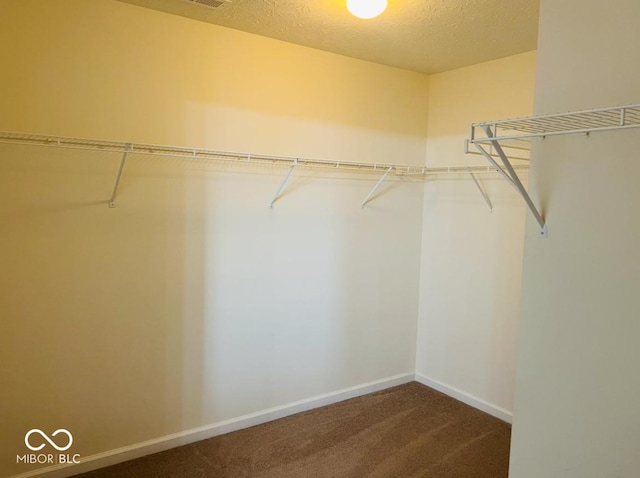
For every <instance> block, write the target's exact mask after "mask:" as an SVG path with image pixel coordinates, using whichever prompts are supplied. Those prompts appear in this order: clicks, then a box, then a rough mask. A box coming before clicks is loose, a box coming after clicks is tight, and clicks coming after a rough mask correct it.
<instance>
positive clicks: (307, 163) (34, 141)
mask: <svg viewBox="0 0 640 478" xmlns="http://www.w3.org/2000/svg"><path fill="white" fill-rule="evenodd" d="M0 143H7V144H20V145H27V146H46V147H58V148H66V149H80V150H92V151H107V152H116V153H122V154H124V153H128V154H129V155H131V154H146V155H153V156H170V157H178V158H186V159H204V160H215V161H227V162H234V163H254V164H279V165H285V166H289V167H291V166H292V165H294V164H296V165H297V166H299V167H316V168H325V169H333V170H347V171H360V172H372V173H373V172H375V173H384V172H385V171H389V169H390V172H391V173H393V174H394V175H396V176H411V177H429V176H434V175H447V174H466V175H468V174H469V172H470V171H471V172H473V173H477V174H492V173H496V172H499V171H498V170H497V169H496V168H495V167H492V166H475V165H474V166H452V167H426V166H413V165H402V164H389V163H361V162H353V161H336V160H327V159H305V158H294V157H288V156H272V155H263V154H253V153H237V152H230V151H216V150H209V149H201V148H189V147H182V146H163V145H154V144H144V143H128V142H127V143H125V142H117V141H103V140H93V139H80V138H68V137H62V136H46V135H36V134H26V133H13V132H0ZM515 167H516V169H518V170H527V169H529V167H528V166H527V165H518V166H515Z"/></svg>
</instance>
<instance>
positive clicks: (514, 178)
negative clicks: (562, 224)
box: [474, 125, 547, 237]
mask: <svg viewBox="0 0 640 478" xmlns="http://www.w3.org/2000/svg"><path fill="white" fill-rule="evenodd" d="M482 129H483V130H484V132H485V134H486V135H487V138H488V142H489V143H490V144H491V145H492V146H493V149H494V151H495V154H497V155H498V157H499V158H500V160H501V161H502V164H503V165H504V169H503V168H502V167H500V165H498V163H497V162H496V161H495V160H494V159H493V157H492V156H491V154H489V153H488V152H487V151H486V150H485V149H484V148H483V147H482V146H480V145H479V144H478V143H474V144H475V146H476V148H477V149H478V151H480V152H481V153H482V155H483V156H484V157H485V158H487V160H488V161H489V162H490V163H491V164H493V165H494V166H495V167H496V168H497V169H498V171H499V172H501V174H502V175H503V176H504V177H505V179H507V181H508V182H509V183H510V184H511V185H512V186H513V187H514V188H515V189H516V191H518V193H519V194H520V196H522V199H524V202H525V203H526V204H527V207H528V208H529V211H531V214H533V217H534V218H535V220H536V222H537V223H538V225H539V226H540V236H541V237H546V236H547V226H546V225H545V222H544V218H543V217H542V214H540V212H539V211H538V208H537V207H536V206H535V204H533V201H532V200H531V197H530V196H529V193H528V192H527V190H526V189H525V187H524V186H523V184H522V181H520V178H519V177H518V174H517V173H516V172H515V170H514V169H513V166H512V165H511V162H510V161H509V159H508V158H507V155H506V154H505V152H504V150H503V149H502V146H501V145H500V142H499V140H498V139H496V137H495V134H494V132H493V130H492V129H491V127H490V126H488V125H483V126H482Z"/></svg>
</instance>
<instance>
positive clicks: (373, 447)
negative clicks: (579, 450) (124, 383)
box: [80, 382, 511, 478]
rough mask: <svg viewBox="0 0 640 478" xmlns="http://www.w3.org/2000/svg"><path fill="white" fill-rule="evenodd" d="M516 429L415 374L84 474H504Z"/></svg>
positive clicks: (236, 477)
mask: <svg viewBox="0 0 640 478" xmlns="http://www.w3.org/2000/svg"><path fill="white" fill-rule="evenodd" d="M510 434H511V427H510V426H509V425H508V424H506V423H504V422H502V421H500V420H498V419H496V418H493V417H491V416H489V415H487V414H485V413H482V412H480V411H478V410H476V409H474V408H471V407H469V406H467V405H464V404H463V403H461V402H458V401H456V400H454V399H452V398H449V397H447V396H446V395H443V394H441V393H439V392H436V391H434V390H432V389H430V388H427V387H425V386H423V385H421V384H418V383H416V382H412V383H409V384H406V385H401V386H399V387H394V388H390V389H388V390H383V391H381V392H377V393H374V394H371V395H366V396H363V397H359V398H354V399H351V400H347V401H344V402H340V403H337V404H335V405H330V406H327V407H323V408H319V409H316V410H311V411H309V412H304V413H300V414H297V415H293V416H291V417H287V418H283V419H281V420H277V421H274V422H271V423H266V424H264V425H259V426H255V427H252V428H248V429H246V430H241V431H237V432H234V433H229V434H227V435H222V436H219V437H216V438H211V439H209V440H204V441H200V442H197V443H193V444H191V445H187V446H183V447H180V448H174V449H172V450H168V451H165V452H162V453H157V454H155V455H149V456H146V457H143V458H139V459H136V460H132V461H129V462H125V463H121V464H119V465H115V466H112V467H109V468H103V469H102V470H98V471H94V472H91V473H86V474H84V475H80V476H82V477H84V478H102V477H123V478H130V477H189V478H191V477H194V478H195V477H212V478H294V477H295V478H303V477H304V478H307V477H317V478H326V477H335V478H338V477H349V478H351V477H353V478H360V477H394V478H395V477H397V478H412V477H429V478H431V477H433V478H501V477H505V478H506V477H507V473H508V464H509V438H510Z"/></svg>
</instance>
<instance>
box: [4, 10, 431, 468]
mask: <svg viewBox="0 0 640 478" xmlns="http://www.w3.org/2000/svg"><path fill="white" fill-rule="evenodd" d="M2 8H3V14H2V16H1V17H0V57H1V58H3V64H4V65H5V66H6V67H7V68H6V69H4V70H3V74H2V75H0V95H1V103H2V104H3V107H2V109H1V110H2V111H1V112H0V130H10V131H23V132H31V133H44V134H59V135H65V136H81V137H90V138H101V139H112V140H120V141H134V142H149V143H160V144H184V145H189V146H202V147H210V148H217V149H230V150H244V151H250V152H257V153H272V154H287V155H292V156H302V157H330V158H336V159H351V160H362V161H367V160H370V161H391V162H400V163H414V164H422V163H423V161H424V154H425V140H426V124H427V110H426V101H427V87H428V79H427V77H425V76H424V75H419V74H415V73H410V72H406V71H402V70H397V69H393V68H387V67H384V66H380V65H374V64H371V63H367V62H363V61H358V60H354V59H350V58H345V57H340V56H337V55H332V54H328V53H324V52H320V51H316V50H311V49H308V48H303V47H298V46H294V45H291V44H287V43H283V42H278V41H275V40H270V39H266V38H261V37H257V36H253V35H249V34H245V33H242V32H238V31H234V30H228V29H224V28H219V27H216V26H213V25H209V24H204V23H200V22H195V21H192V20H187V19H184V18H181V17H175V16H171V15H167V14H163V13H159V12H156V11H152V10H146V9H143V8H139V7H135V6H132V5H128V4H124V3H120V2H116V1H112V0H92V1H91V2H87V1H85V0H59V1H56V2H42V1H31V0H12V1H9V2H3V7H2ZM118 162H119V155H116V154H112V153H97V152H82V151H68V150H58V149H53V148H52V149H47V148H34V147H19V146H7V145H1V146H0V170H1V173H0V217H1V218H2V219H1V220H0V251H2V261H1V263H2V274H0V304H2V306H1V309H2V312H1V314H2V320H0V376H1V377H2V389H3V393H2V394H1V396H0V423H1V424H2V426H0V444H1V448H2V450H3V453H2V457H0V470H1V472H0V475H2V476H5V475H6V474H10V473H19V472H24V471H27V470H29V469H30V467H28V466H26V465H22V464H16V463H15V455H16V454H18V453H20V454H23V453H25V452H26V449H25V447H24V443H23V440H24V435H25V432H26V431H27V430H29V429H31V428H34V427H37V428H41V429H43V430H48V431H49V432H51V431H53V430H55V429H57V428H61V427H62V428H68V429H69V430H71V431H72V433H73V435H74V439H75V443H74V449H73V451H74V453H80V454H81V455H83V456H85V457H86V456H88V455H91V454H94V453H99V452H104V451H107V450H111V449H114V448H117V447H121V446H125V445H130V444H133V443H137V442H141V441H144V440H149V439H153V438H157V437H161V436H164V435H167V434H170V433H174V432H180V431H183V430H187V429H190V428H192V427H198V426H201V425H206V424H210V423H213V422H217V421H220V420H225V419H229V418H233V417H237V416H239V415H242V414H246V413H251V412H256V411H259V410H263V409H266V408H268V407H273V406H277V405H282V404H285V403H288V402H292V401H295V400H299V399H304V398H308V397H312V396H316V395H319V394H324V393H328V392H332V391H335V390H338V389H342V388H345V387H351V386H355V385H359V384H362V383H365V382H369V381H374V380H379V379H384V378H386V377H390V376H393V375H396V374H401V373H411V372H413V369H414V363H415V330H416V317H417V307H418V280H419V263H420V246H421V244H420V237H421V225H420V224H421V217H422V215H421V208H422V196H423V184H422V183H421V182H411V181H407V180H398V181H390V182H388V183H387V184H386V185H385V186H384V187H383V188H382V189H381V190H380V195H379V196H378V197H377V198H375V200H374V201H373V202H372V203H371V205H370V206H369V207H367V208H365V209H362V208H361V207H360V203H361V201H362V199H363V198H364V197H365V196H366V194H367V193H368V192H369V190H370V188H371V187H372V186H373V184H375V181H376V180H377V179H378V177H377V176H369V177H363V176H362V175H356V176H345V175H335V174H333V173H302V172H300V173H298V172H296V173H295V174H294V175H293V177H292V180H291V182H290V184H289V185H288V186H287V189H286V190H285V195H284V196H283V197H282V199H281V200H280V201H278V202H277V203H276V206H275V207H274V209H269V207H268V204H269V201H270V200H271V197H272V196H273V194H274V192H275V190H276V189H277V187H278V185H279V184H280V181H281V180H282V178H283V177H284V174H285V172H286V170H285V169H282V168H278V167H275V166H274V167H266V168H257V167H251V166H243V167H229V166H226V165H220V164H218V165H216V164H204V163H198V162H194V161H183V160H177V159H170V158H169V159H168V158H151V157H142V156H135V155H133V156H132V157H131V159H130V161H129V162H128V163H127V166H126V169H125V176H124V179H123V182H122V187H121V190H120V192H119V195H118V206H117V207H116V208H115V209H109V208H108V207H107V205H106V200H107V199H108V197H109V195H110V193H111V188H112V186H113V181H114V179H115V173H116V170H117V167H118Z"/></svg>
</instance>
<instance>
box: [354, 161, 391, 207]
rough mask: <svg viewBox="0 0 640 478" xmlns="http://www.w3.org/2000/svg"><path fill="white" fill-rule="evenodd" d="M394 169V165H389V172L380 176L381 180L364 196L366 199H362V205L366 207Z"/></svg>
mask: <svg viewBox="0 0 640 478" xmlns="http://www.w3.org/2000/svg"><path fill="white" fill-rule="evenodd" d="M392 169H393V166H389V168H388V169H387V172H386V173H384V175H383V176H382V177H381V178H380V181H378V182H377V183H376V185H375V186H374V187H373V189H372V190H371V192H370V193H369V194H368V195H367V197H366V198H364V201H362V207H365V206H366V205H367V203H368V202H369V200H370V199H371V197H372V196H373V195H374V194H375V193H376V191H377V190H378V188H379V187H380V185H381V184H382V183H383V182H384V180H385V179H387V176H389V173H390V172H391V170H392Z"/></svg>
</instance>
